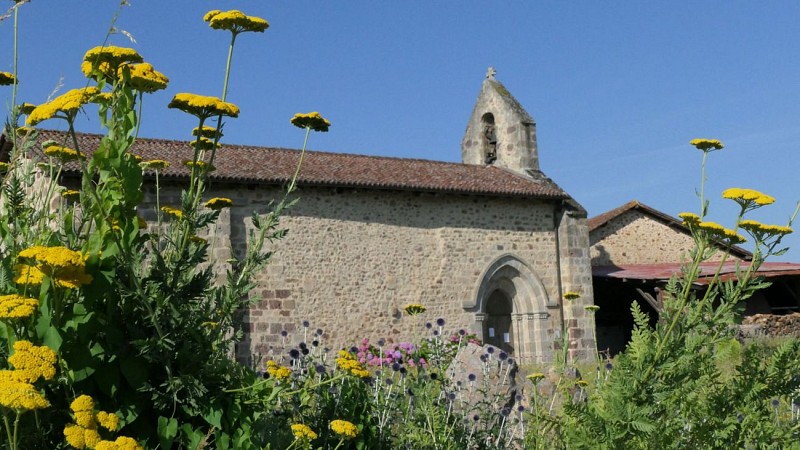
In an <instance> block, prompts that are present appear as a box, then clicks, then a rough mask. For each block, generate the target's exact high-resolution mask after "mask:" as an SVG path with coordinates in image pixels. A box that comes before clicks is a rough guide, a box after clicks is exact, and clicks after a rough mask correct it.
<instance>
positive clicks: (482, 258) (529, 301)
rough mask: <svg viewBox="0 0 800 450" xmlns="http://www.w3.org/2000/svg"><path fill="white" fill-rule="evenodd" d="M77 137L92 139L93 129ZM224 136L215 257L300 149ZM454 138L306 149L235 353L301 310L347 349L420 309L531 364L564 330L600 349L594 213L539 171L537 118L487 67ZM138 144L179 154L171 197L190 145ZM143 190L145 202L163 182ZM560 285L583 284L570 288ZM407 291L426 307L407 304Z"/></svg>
mask: <svg viewBox="0 0 800 450" xmlns="http://www.w3.org/2000/svg"><path fill="white" fill-rule="evenodd" d="M48 133H52V132H43V133H42V135H43V137H42V138H43V139H47V138H48V136H47V134H48ZM79 139H80V140H81V141H82V142H81V148H83V149H91V148H96V146H97V143H98V142H99V140H100V136H98V135H91V134H81V135H80V136H79ZM223 144H224V145H223V147H222V148H221V149H220V150H219V152H218V154H217V160H216V161H215V165H216V171H215V172H213V174H212V186H213V187H212V189H213V196H224V197H229V198H231V199H233V201H234V203H235V206H234V207H233V208H231V209H229V210H226V211H225V212H223V214H222V215H221V217H220V221H219V223H218V224H217V226H216V229H215V230H212V233H211V234H212V236H213V238H212V239H211V240H210V242H211V244H212V253H213V255H212V256H213V257H214V258H216V259H217V260H225V259H227V258H229V257H230V256H231V255H232V254H233V255H237V254H241V253H242V252H243V251H244V249H245V246H246V245H247V244H246V237H247V234H248V226H249V217H250V216H251V214H252V212H253V211H254V210H256V211H265V207H266V205H267V203H268V202H269V201H271V200H273V199H276V198H280V196H281V195H282V188H283V187H284V186H285V185H286V183H287V182H288V181H289V180H290V179H291V177H292V175H293V173H294V171H295V168H296V166H297V163H298V161H299V157H300V151H299V150H290V149H278V148H265V147H251V146H237V145H234V144H229V143H223ZM461 148H462V163H446V162H438V161H428V160H419V159H400V158H385V157H374V156H362V155H352V154H342V153H326V152H316V151H310V152H307V153H306V156H305V159H304V163H303V166H302V169H301V172H300V177H299V180H298V184H299V190H298V192H297V194H298V196H299V198H300V200H299V202H298V203H297V205H296V206H294V207H293V208H292V209H291V210H290V211H289V212H288V213H287V214H286V215H285V216H284V217H283V218H282V222H281V226H282V227H286V228H288V229H289V233H288V234H287V236H286V237H285V238H284V239H282V240H280V241H279V242H277V243H276V244H275V246H274V248H273V249H272V250H274V251H275V255H274V257H273V260H272V262H271V264H270V265H269V266H268V267H267V269H266V270H265V271H264V273H262V274H261V276H260V277H259V280H258V282H259V284H258V287H257V288H256V289H255V290H254V291H253V292H252V294H251V295H253V296H254V298H256V299H257V303H255V305H254V306H253V307H252V308H251V309H250V310H249V311H247V313H246V315H245V327H246V330H247V331H248V334H247V340H246V341H245V342H244V343H243V345H241V346H240V348H239V349H238V350H237V353H238V356H239V357H242V358H249V357H251V356H252V355H259V354H265V353H267V352H268V351H269V348H270V346H272V345H276V344H278V343H280V342H281V333H282V332H283V331H287V332H289V333H298V332H299V333H300V336H302V333H303V328H302V327H303V325H302V324H303V322H304V321H308V322H309V324H310V327H311V329H312V330H316V329H317V328H320V329H322V330H323V331H324V339H325V345H326V346H328V347H330V348H338V347H343V346H347V347H349V346H351V345H352V344H354V343H356V342H358V341H360V340H361V339H363V338H369V339H370V340H371V341H372V342H375V341H377V340H378V339H380V338H384V339H386V340H387V341H388V342H392V341H393V342H401V341H404V340H406V341H418V340H419V338H420V337H422V336H424V335H426V334H427V333H430V332H431V331H430V330H428V329H427V328H426V326H425V325H426V323H434V324H435V323H436V321H437V319H444V322H445V325H444V327H443V328H444V332H445V333H448V334H449V333H450V332H456V331H458V330H460V329H464V330H466V331H467V332H470V333H474V334H476V335H477V336H478V337H480V338H482V339H483V340H484V341H485V342H487V343H490V344H494V345H496V346H498V347H500V348H502V349H505V350H506V351H508V352H509V353H510V354H512V355H513V356H514V357H515V358H516V359H517V360H518V361H522V362H523V363H535V362H547V361H551V360H553V358H554V355H555V352H556V351H557V350H558V349H560V348H561V346H562V345H563V344H562V342H566V341H564V340H563V337H564V333H567V334H566V336H567V341H568V344H567V345H568V346H569V351H570V353H571V355H572V356H573V357H574V358H590V357H593V355H595V347H596V344H595V337H594V336H593V333H592V321H593V317H592V316H591V313H590V312H587V311H586V310H585V309H584V307H585V306H587V305H592V304H593V291H592V271H591V270H592V268H591V264H590V254H589V233H588V227H587V218H586V211H585V210H584V209H583V208H582V207H581V206H580V205H579V204H578V203H577V202H576V201H575V200H574V199H572V198H571V197H570V196H569V195H568V194H567V193H566V192H564V191H563V190H562V189H561V188H560V187H559V186H558V185H557V184H556V183H554V182H553V181H552V180H550V179H549V178H547V176H545V174H544V173H543V172H542V170H541V168H540V167H539V158H538V148H537V144H536V123H535V122H534V120H533V118H532V117H531V116H530V115H529V114H528V113H527V112H526V111H525V109H524V108H523V107H522V106H521V105H520V104H519V102H518V101H517V100H516V99H515V98H514V97H513V96H512V95H511V93H510V92H509V91H508V90H507V89H506V88H505V87H504V86H503V85H502V84H501V83H500V82H499V81H497V80H496V79H495V75H494V71H493V70H490V71H489V72H488V74H487V76H486V79H485V80H484V81H483V84H482V86H481V89H480V94H479V95H478V99H477V101H476V104H475V108H474V110H473V112H472V115H471V117H470V118H469V121H468V123H467V128H466V132H465V134H464V138H463V140H462V144H461ZM132 152H133V153H135V154H139V155H141V156H142V157H143V158H144V159H145V160H149V159H166V160H169V161H171V162H172V165H171V166H170V168H168V169H166V170H165V171H164V172H163V173H162V174H161V185H162V198H161V204H162V205H169V204H178V202H179V192H180V189H181V187H182V186H183V185H184V184H185V182H186V180H187V179H188V172H187V170H186V168H185V167H184V166H183V165H182V164H181V162H182V161H184V160H187V159H190V157H191V150H190V149H189V147H188V146H187V145H186V143H185V142H177V141H167V140H159V139H138V140H137V141H136V143H135V144H134V146H133V149H132ZM146 191H147V193H148V194H149V195H148V197H149V198H150V199H151V201H152V197H153V195H152V194H153V192H154V187H153V186H149V187H147V188H146ZM147 209H150V210H151V218H152V217H154V213H152V209H153V208H147ZM142 215H143V216H145V217H146V218H147V217H148V216H147V215H146V212H144V211H143V213H142ZM231 252H232V253H231ZM566 292H576V293H579V294H580V298H578V299H575V300H569V301H568V300H563V297H564V294H565V293H566ZM412 303H418V304H422V305H424V306H425V307H426V308H427V311H426V312H425V313H423V314H420V315H417V316H410V315H408V314H406V313H405V312H404V307H405V306H406V305H408V304H412ZM433 328H434V329H437V328H438V327H437V326H435V325H434V327H433Z"/></svg>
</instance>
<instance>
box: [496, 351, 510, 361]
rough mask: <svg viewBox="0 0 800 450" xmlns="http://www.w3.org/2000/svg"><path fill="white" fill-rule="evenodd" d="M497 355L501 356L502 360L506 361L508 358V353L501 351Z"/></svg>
mask: <svg viewBox="0 0 800 450" xmlns="http://www.w3.org/2000/svg"><path fill="white" fill-rule="evenodd" d="M497 357H498V358H500V361H505V360H507V359H508V353H506V352H500V354H499V355H498V356H497Z"/></svg>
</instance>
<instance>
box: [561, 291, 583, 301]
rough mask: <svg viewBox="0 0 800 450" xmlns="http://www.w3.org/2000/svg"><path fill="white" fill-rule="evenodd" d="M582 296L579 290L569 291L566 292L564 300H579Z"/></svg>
mask: <svg viewBox="0 0 800 450" xmlns="http://www.w3.org/2000/svg"><path fill="white" fill-rule="evenodd" d="M579 298H581V294H580V293H578V292H573V291H567V292H564V300H577V299H579Z"/></svg>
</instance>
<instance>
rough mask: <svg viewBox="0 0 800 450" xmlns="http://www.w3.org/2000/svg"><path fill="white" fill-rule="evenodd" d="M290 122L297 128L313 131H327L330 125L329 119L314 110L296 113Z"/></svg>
mask: <svg viewBox="0 0 800 450" xmlns="http://www.w3.org/2000/svg"><path fill="white" fill-rule="evenodd" d="M290 122H291V123H292V125H294V126H296V127H297V128H309V129H311V130H314V131H322V132H325V131H328V128H329V127H330V126H331V123H330V121H328V120H327V119H325V118H324V117H322V116H321V115H320V113H318V112H316V111H314V112H310V113H308V114H301V113H297V114H295V115H294V117H292V119H291V120H290Z"/></svg>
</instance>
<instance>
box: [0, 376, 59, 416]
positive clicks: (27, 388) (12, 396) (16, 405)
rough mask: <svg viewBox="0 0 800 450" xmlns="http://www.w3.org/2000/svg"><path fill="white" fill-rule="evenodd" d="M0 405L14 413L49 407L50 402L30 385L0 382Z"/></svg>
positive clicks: (8, 381)
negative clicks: (14, 411)
mask: <svg viewBox="0 0 800 450" xmlns="http://www.w3.org/2000/svg"><path fill="white" fill-rule="evenodd" d="M0 405H2V406H4V407H6V408H8V409H13V410H16V411H33V410H35V409H44V408H47V407H49V406H50V402H48V401H47V399H46V398H44V396H43V395H42V393H41V392H39V391H38V390H37V389H36V388H35V387H34V386H33V385H32V384H30V383H25V382H22V381H13V380H2V381H0Z"/></svg>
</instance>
